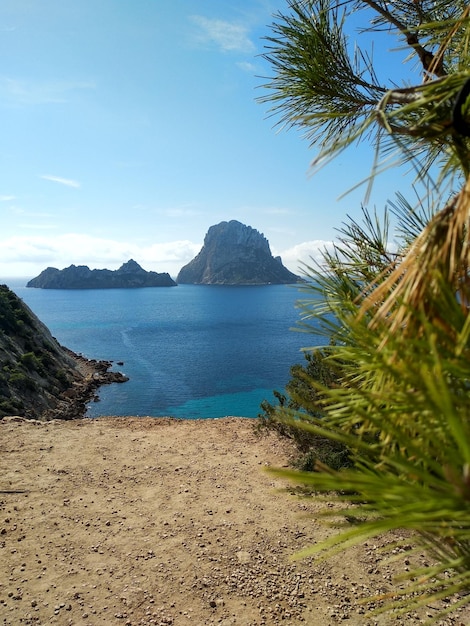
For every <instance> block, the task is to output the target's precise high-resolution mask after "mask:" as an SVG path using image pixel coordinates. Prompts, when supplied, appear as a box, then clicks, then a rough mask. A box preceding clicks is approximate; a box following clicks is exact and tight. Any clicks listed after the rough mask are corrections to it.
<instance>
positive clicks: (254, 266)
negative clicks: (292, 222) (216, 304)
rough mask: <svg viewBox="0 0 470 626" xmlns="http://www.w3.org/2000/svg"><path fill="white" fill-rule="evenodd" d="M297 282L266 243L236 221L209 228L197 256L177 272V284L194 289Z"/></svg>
mask: <svg viewBox="0 0 470 626" xmlns="http://www.w3.org/2000/svg"><path fill="white" fill-rule="evenodd" d="M298 281H299V277H298V276H296V275H295V274H293V273H292V272H290V271H289V270H288V269H287V268H286V267H284V265H283V264H282V261H281V259H280V257H276V258H275V257H273V256H272V254H271V250H270V248H269V243H268V240H267V239H266V238H265V237H264V236H263V235H262V234H261V233H259V232H258V231H257V230H255V229H254V228H251V226H245V225H244V224H241V223H240V222H238V221H236V220H231V221H230V222H221V223H220V224H217V225H215V226H211V227H210V228H209V230H208V231H207V234H206V236H205V238H204V245H203V247H202V249H201V251H200V252H199V254H198V255H197V256H196V257H195V258H194V259H193V260H192V261H191V262H190V263H188V264H187V265H185V266H184V267H183V268H182V269H181V270H180V272H179V274H178V277H177V279H176V282H177V283H181V284H194V285H267V284H289V283H296V282H298Z"/></svg>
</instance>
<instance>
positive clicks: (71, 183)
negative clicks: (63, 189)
mask: <svg viewBox="0 0 470 626" xmlns="http://www.w3.org/2000/svg"><path fill="white" fill-rule="evenodd" d="M40 178H42V179H43V180H51V181H52V182H54V183H59V184H61V185H66V186H67V187H74V188H75V189H78V188H79V187H80V183H79V182H77V181H76V180H71V179H70V178H62V177H61V176H51V175H49V174H44V175H43V176H41V177H40Z"/></svg>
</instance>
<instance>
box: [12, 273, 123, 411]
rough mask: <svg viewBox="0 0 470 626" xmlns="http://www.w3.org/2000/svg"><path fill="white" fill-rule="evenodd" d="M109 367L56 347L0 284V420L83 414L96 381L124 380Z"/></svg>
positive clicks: (105, 363) (43, 329)
mask: <svg viewBox="0 0 470 626" xmlns="http://www.w3.org/2000/svg"><path fill="white" fill-rule="evenodd" d="M111 365H112V364H111V362H109V361H95V360H89V359H86V358H85V357H84V356H82V355H78V354H75V353H74V352H72V351H71V350H68V349H67V348H65V347H63V346H62V345H60V344H59V342H58V341H57V340H56V339H55V338H54V337H53V336H52V335H51V333H50V331H49V330H48V328H47V327H46V326H45V325H44V324H43V323H42V322H41V321H40V320H39V319H38V318H37V316H36V315H35V314H34V313H33V312H32V311H31V309H30V308H29V307H28V306H27V305H26V304H25V303H24V302H23V301H22V300H21V299H20V298H19V297H18V296H17V295H16V294H15V293H13V291H11V290H10V289H9V288H8V287H7V286H6V285H0V420H1V419H3V418H4V417H5V416H12V415H15V416H21V417H24V418H27V419H39V420H44V421H47V420H51V419H75V418H77V417H83V416H84V415H85V413H86V405H87V403H88V402H90V401H91V400H93V399H94V398H95V396H96V390H97V389H98V388H99V387H100V386H101V385H105V384H108V383H114V382H118V383H122V382H126V381H127V380H128V378H127V377H126V376H124V374H121V373H120V372H113V371H109V368H110V367H111Z"/></svg>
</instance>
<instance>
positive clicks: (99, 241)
mask: <svg viewBox="0 0 470 626" xmlns="http://www.w3.org/2000/svg"><path fill="white" fill-rule="evenodd" d="M201 246H202V244H201V243H193V242H191V241H187V240H180V241H173V242H168V243H162V244H159V243H157V244H152V245H148V246H145V245H140V244H139V243H131V244H129V243H125V242H122V241H114V240H112V239H104V238H99V237H93V236H90V235H83V234H77V233H71V234H63V235H58V236H56V237H54V238H51V237H49V236H47V237H46V236H41V235H35V236H15V237H9V238H7V239H4V240H3V241H2V240H0V274H1V275H3V276H30V275H37V274H39V273H40V272H41V271H42V270H44V269H46V267H56V268H57V269H63V268H64V267H68V266H69V265H72V264H73V265H88V267H90V269H103V268H107V269H117V268H118V267H120V266H121V265H122V264H123V263H125V262H126V261H128V260H129V259H134V260H135V261H137V263H139V264H140V265H142V267H143V268H144V269H146V270H153V271H155V272H168V273H169V274H170V275H172V276H175V275H176V274H177V273H178V271H179V270H180V269H181V268H182V267H183V265H186V263H188V262H189V261H190V260H191V259H193V258H194V257H195V256H196V254H197V253H198V252H199V250H200V249H201Z"/></svg>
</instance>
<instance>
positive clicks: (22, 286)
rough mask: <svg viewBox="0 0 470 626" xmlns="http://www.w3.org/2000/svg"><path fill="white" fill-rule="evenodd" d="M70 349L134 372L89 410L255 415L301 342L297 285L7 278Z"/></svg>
mask: <svg viewBox="0 0 470 626" xmlns="http://www.w3.org/2000/svg"><path fill="white" fill-rule="evenodd" d="M1 282H2V283H4V284H7V285H8V286H9V287H10V289H12V290H13V291H14V292H15V293H16V294H17V295H18V296H19V297H20V298H22V300H23V301H24V302H25V303H26V304H27V305H28V306H29V307H30V308H31V309H32V311H33V312H34V313H35V314H36V315H37V316H38V317H39V319H40V320H41V321H42V322H43V323H44V324H45V325H46V326H47V327H48V328H49V330H50V331H51V333H52V335H53V336H54V337H55V338H56V339H57V340H58V341H59V342H60V343H61V344H62V345H63V346H66V347H67V348H70V349H71V350H73V351H74V352H77V353H79V354H83V356H85V357H87V358H89V359H98V360H106V361H112V363H113V365H112V368H111V369H112V370H115V371H121V372H122V373H124V374H125V375H126V376H128V377H129V381H128V382H126V383H120V384H116V383H114V384H111V385H105V386H103V387H101V388H100V390H99V392H98V398H99V401H94V402H91V403H90V404H89V405H88V408H87V416H88V417H91V418H93V417H98V416H100V415H113V416H127V415H132V416H150V417H159V416H171V417H177V418H184V419H201V418H217V417H225V416H239V417H248V418H255V417H257V416H258V415H259V414H260V413H262V411H261V407H260V405H261V402H262V401H263V400H268V401H269V402H275V398H274V396H273V391H274V390H277V391H281V392H282V391H283V390H284V388H285V385H286V383H287V382H288V380H289V378H290V368H291V366H292V365H294V364H296V363H303V362H304V355H303V352H302V349H303V348H305V347H306V346H312V345H316V344H317V343H319V342H320V338H317V337H316V336H315V335H312V334H310V333H309V334H306V333H304V332H300V327H299V325H298V322H299V320H300V312H299V309H298V306H297V305H298V302H299V300H302V299H306V297H307V296H306V294H305V293H304V292H301V291H300V290H299V287H298V286H297V285H265V286H219V285H217V286H210V285H178V286H177V287H157V288H145V289H103V290H97V289H87V290H82V289H80V290H51V289H31V288H26V282H27V279H18V278H15V279H10V280H8V279H4V280H2V281H1Z"/></svg>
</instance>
